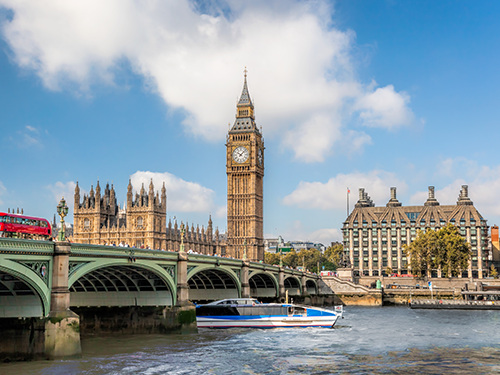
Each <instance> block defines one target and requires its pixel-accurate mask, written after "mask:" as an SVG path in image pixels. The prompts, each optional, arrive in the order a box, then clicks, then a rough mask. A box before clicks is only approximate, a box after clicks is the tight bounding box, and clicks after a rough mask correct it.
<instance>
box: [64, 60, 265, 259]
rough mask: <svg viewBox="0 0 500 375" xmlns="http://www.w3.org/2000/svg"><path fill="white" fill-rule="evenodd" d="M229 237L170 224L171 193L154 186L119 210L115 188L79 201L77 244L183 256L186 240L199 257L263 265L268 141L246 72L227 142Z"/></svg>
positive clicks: (129, 197)
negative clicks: (258, 117) (265, 158)
mask: <svg viewBox="0 0 500 375" xmlns="http://www.w3.org/2000/svg"><path fill="white" fill-rule="evenodd" d="M226 174H227V233H226V234H225V235H222V234H220V233H219V231H218V229H216V230H215V231H214V230H213V226H212V220H211V218H210V217H209V220H208V225H207V227H206V228H205V227H204V226H202V227H201V229H200V227H199V226H197V227H196V228H195V227H194V226H193V225H191V228H189V225H186V230H185V231H183V232H181V228H180V226H179V225H178V224H177V222H176V221H174V223H172V222H171V221H170V220H169V222H168V224H167V191H166V187H165V184H163V186H162V187H161V192H159V191H158V190H156V191H155V186H154V184H153V181H151V183H150V184H149V187H148V188H147V189H146V188H145V187H144V185H143V186H142V187H141V190H140V191H139V192H136V193H135V194H134V192H133V188H132V183H131V181H129V184H128V188H127V203H126V205H125V206H124V207H119V205H118V204H117V198H116V195H115V190H114V187H113V185H111V187H109V184H106V187H105V189H104V192H101V187H100V185H99V182H97V184H96V188H95V191H94V189H93V186H92V187H91V189H90V193H89V194H88V195H84V196H83V198H82V197H81V196H80V187H79V185H78V183H77V186H76V188H75V195H74V227H73V238H72V240H73V241H74V242H80V243H88V244H104V243H106V244H110V245H113V244H114V245H117V246H118V245H125V244H128V245H129V246H135V247H144V248H151V249H162V250H170V251H178V250H179V249H180V244H181V236H183V242H184V244H185V248H186V249H188V250H193V251H195V252H197V253H200V254H209V255H215V254H217V255H220V256H230V257H233V258H240V259H241V258H243V257H244V256H246V257H247V258H248V259H249V260H253V261H258V260H263V259H264V231H263V198H264V197H263V179H264V140H263V138H262V132H261V130H259V128H258V127H257V125H256V122H255V115H254V106H253V103H252V100H251V98H250V93H249V91H248V85H247V75H246V70H245V76H244V83H243V90H242V93H241V96H240V99H239V101H238V103H237V106H236V119H235V121H234V124H233V126H232V127H231V129H230V130H229V132H228V134H227V136H226Z"/></svg>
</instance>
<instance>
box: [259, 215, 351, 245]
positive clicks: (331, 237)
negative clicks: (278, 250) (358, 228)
mask: <svg viewBox="0 0 500 375" xmlns="http://www.w3.org/2000/svg"><path fill="white" fill-rule="evenodd" d="M281 236H282V237H283V239H284V240H285V241H310V242H314V243H322V244H323V245H325V246H329V245H330V243H331V242H333V241H340V240H342V233H341V232H340V230H338V229H336V228H323V229H318V230H316V231H314V232H309V231H307V230H306V228H304V224H303V223H302V222H301V221H300V220H296V221H293V222H291V223H290V225H289V226H288V227H287V228H285V229H284V230H283V232H282V233H281ZM267 237H269V238H272V236H271V235H268V236H266V238H267Z"/></svg>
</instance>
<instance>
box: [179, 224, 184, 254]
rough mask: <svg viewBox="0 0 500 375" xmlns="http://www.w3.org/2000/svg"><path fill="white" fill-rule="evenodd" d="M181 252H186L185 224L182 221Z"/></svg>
mask: <svg viewBox="0 0 500 375" xmlns="http://www.w3.org/2000/svg"><path fill="white" fill-rule="evenodd" d="M180 251H184V223H183V222H182V221H181V248H180Z"/></svg>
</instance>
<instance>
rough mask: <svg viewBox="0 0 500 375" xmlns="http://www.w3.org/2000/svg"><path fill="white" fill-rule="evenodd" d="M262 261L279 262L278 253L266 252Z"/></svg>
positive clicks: (268, 262) (267, 262)
mask: <svg viewBox="0 0 500 375" xmlns="http://www.w3.org/2000/svg"><path fill="white" fill-rule="evenodd" d="M264 263H266V264H280V254H279V253H268V252H266V253H265V254H264Z"/></svg>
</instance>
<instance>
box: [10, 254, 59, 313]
mask: <svg viewBox="0 0 500 375" xmlns="http://www.w3.org/2000/svg"><path fill="white" fill-rule="evenodd" d="M50 268H51V267H49V269H45V272H47V274H46V275H47V280H50V278H51V270H50ZM9 284H11V285H12V287H11V286H9ZM0 289H1V290H2V291H3V292H4V293H2V295H1V296H0V317H1V318H9V317H16V318H17V317H43V316H46V315H47V314H48V313H49V311H50V289H49V287H48V285H47V284H45V283H44V281H43V280H42V279H41V278H40V276H39V275H38V274H37V273H36V272H35V271H33V270H32V269H30V268H28V267H26V266H24V265H22V264H20V263H17V262H14V261H12V260H9V259H2V264H1V265H0Z"/></svg>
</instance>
